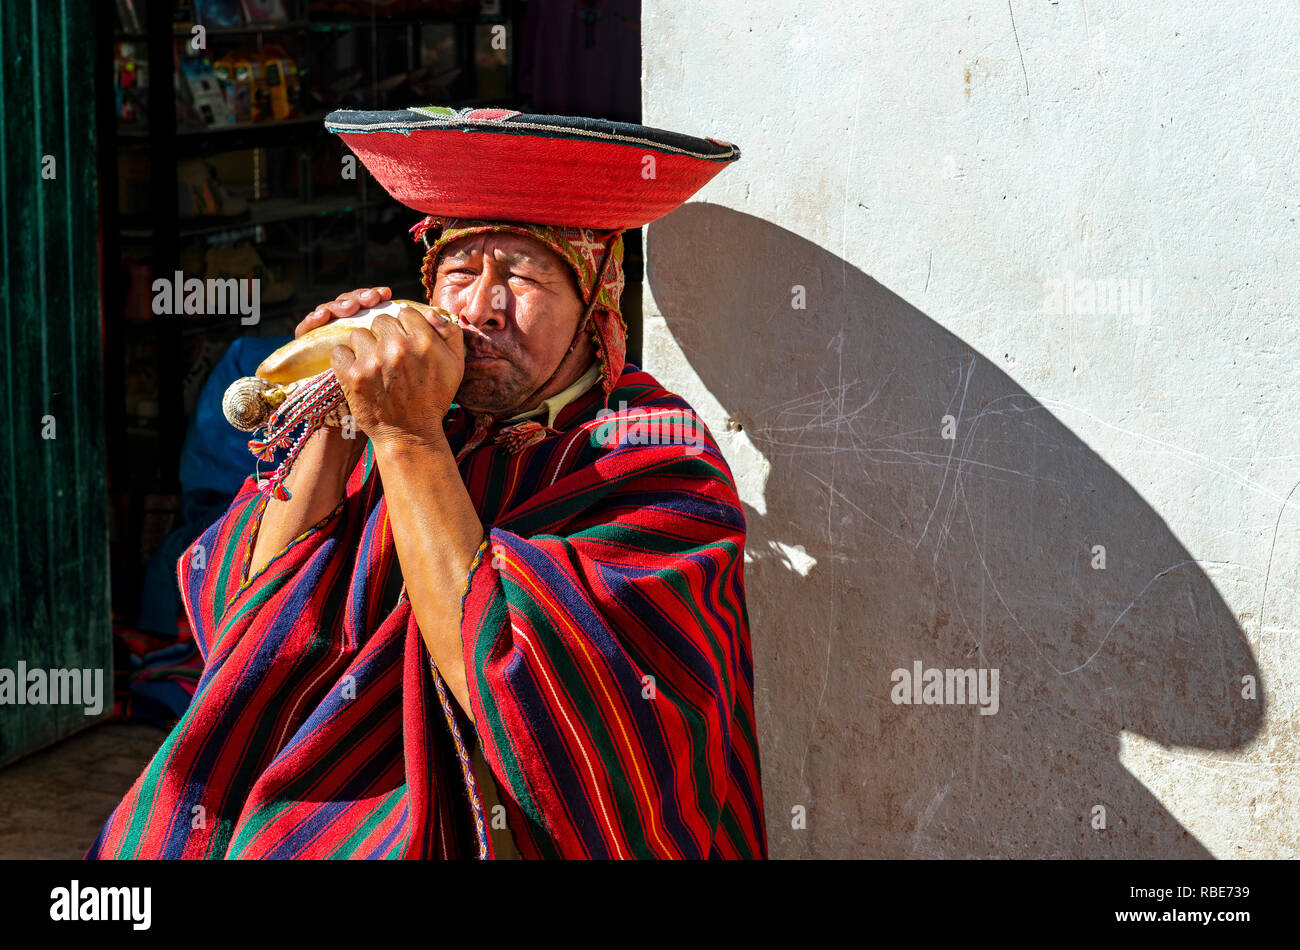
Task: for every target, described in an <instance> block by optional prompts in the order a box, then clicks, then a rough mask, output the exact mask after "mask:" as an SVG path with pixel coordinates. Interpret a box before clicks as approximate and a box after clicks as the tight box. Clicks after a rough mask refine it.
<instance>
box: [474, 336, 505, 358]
mask: <svg viewBox="0 0 1300 950" xmlns="http://www.w3.org/2000/svg"><path fill="white" fill-rule="evenodd" d="M476 332H480V331H476ZM486 358H492V359H509V358H510V353H509V352H508V351H506V350H502V349H500V348H499V347H496V346H494V345H491V344H489V343H485V342H484V341H483V339H482V337H481V335H480V336H479V337H474V336H470V335H468V334H467V335H466V336H465V359H467V360H471V359H486Z"/></svg>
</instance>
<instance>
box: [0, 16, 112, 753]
mask: <svg viewBox="0 0 1300 950" xmlns="http://www.w3.org/2000/svg"><path fill="white" fill-rule="evenodd" d="M94 2H96V0H6V2H5V5H4V15H3V16H2V17H0V51H3V58H0V129H2V130H3V146H0V210H2V211H3V222H4V223H3V232H0V257H2V262H0V293H2V294H3V297H2V298H0V299H2V300H3V303H4V313H3V316H0V320H2V321H3V328H4V329H3V333H4V335H3V337H2V338H0V344H3V346H4V352H3V353H2V354H0V397H3V400H4V407H5V412H4V414H3V417H0V523H2V524H3V525H4V528H3V531H2V532H0V763H4V762H7V761H10V760H12V759H14V758H16V757H17V756H19V755H22V754H24V753H27V752H30V751H32V750H33V749H37V748H40V747H41V746H44V745H48V744H49V743H51V742H54V741H56V740H58V739H61V738H63V737H64V736H67V735H69V734H70V733H72V732H75V731H77V730H79V729H82V728H84V727H85V726H87V725H89V724H91V723H93V722H96V721H98V720H99V719H102V718H106V717H107V716H109V715H110V714H111V713H112V710H113V676H112V672H113V670H112V653H113V650H112V628H111V620H110V607H109V561H108V502H107V486H106V483H105V479H106V475H105V472H106V462H105V443H104V412H103V395H104V394H103V385H102V366H101V362H102V337H103V333H102V321H101V312H102V311H101V306H100V265H99V258H100V254H99V233H100V232H99V226H98V203H97V190H96V157H95V95H94V92H95V78H96V77H95V76H94V70H93V68H92V66H93V64H94V63H95V61H96V59H95V48H94V47H95V36H94V25H95V23H96V22H97V20H98V19H99V18H97V17H96V16H95V15H94V12H95V11H94V9H93V5H94ZM106 187H112V184H111V183H108V184H107V185H106ZM20 664H21V665H22V667H25V671H26V674H27V681H26V682H25V683H18V682H15V680H16V675H17V673H18V672H19V670H20ZM51 670H56V671H68V672H67V673H65V674H64V675H62V676H59V675H56V676H54V677H50V676H49V675H48V671H51ZM6 671H7V672H8V685H9V691H8V692H7V693H6ZM72 671H75V672H76V674H77V676H76V678H77V679H79V680H80V681H81V682H80V684H79V686H86V685H89V686H90V687H91V689H92V690H93V688H94V680H95V677H96V674H98V678H99V683H100V686H99V694H100V695H99V702H100V704H101V708H100V710H99V712H98V713H95V714H88V713H87V705H88V703H87V700H88V699H89V697H86V696H78V697H74V696H73V692H74V691H73V689H72V679H73V678H72V676H71V675H70V674H71V672H72ZM42 679H44V680H46V682H45V688H44V690H43V693H44V695H43V696H42V695H41V693H40V692H38V691H37V687H38V685H39V681H40V680H42ZM19 691H21V692H22V695H21V697H19V696H18V695H17V694H18V692H19ZM76 692H78V693H79V692H80V688H78V689H77V690H76ZM20 698H21V699H23V700H35V699H40V700H43V701H42V702H40V703H35V704H33V703H30V702H23V703H21V704H20V703H19V699H20ZM74 698H75V699H76V700H77V701H76V702H72V701H71V700H73V699H74ZM61 700H65V701H66V702H60V701H61Z"/></svg>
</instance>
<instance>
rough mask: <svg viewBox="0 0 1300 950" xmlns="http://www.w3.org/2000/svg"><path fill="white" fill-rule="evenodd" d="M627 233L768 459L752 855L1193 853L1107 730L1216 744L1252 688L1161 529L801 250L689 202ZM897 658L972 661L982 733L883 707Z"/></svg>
mask: <svg viewBox="0 0 1300 950" xmlns="http://www.w3.org/2000/svg"><path fill="white" fill-rule="evenodd" d="M648 241H649V253H648V255H647V259H648V264H649V271H648V279H649V281H650V287H651V289H652V291H653V293H654V298H655V301H656V303H657V304H658V309H659V310H660V312H662V314H663V316H664V318H665V320H666V322H667V326H668V329H669V331H670V332H671V334H672V336H673V337H674V339H675V340H676V342H677V344H678V345H679V346H680V347H681V349H682V351H683V353H684V354H685V357H686V359H687V360H688V361H689V363H690V365H691V367H692V368H693V370H694V371H695V373H697V374H698V376H699V377H700V380H701V381H702V382H703V384H704V386H705V388H707V389H708V390H709V391H710V392H711V393H712V394H713V395H714V396H715V397H716V398H717V399H718V400H719V402H721V403H722V405H723V407H724V408H725V410H726V412H727V413H728V415H729V417H730V418H731V419H733V420H735V421H736V422H737V423H739V424H740V425H741V426H742V427H743V431H744V433H745V434H746V435H747V436H748V438H749V440H750V441H751V442H752V443H753V445H754V447H755V448H756V449H757V450H758V452H759V453H761V454H762V456H763V457H764V458H765V459H766V460H767V462H768V463H769V464H770V466H771V469H770V472H769V474H768V477H767V481H766V490H765V492H764V508H765V512H760V511H758V510H756V509H755V508H753V507H750V506H749V505H746V515H747V517H748V519H749V538H748V558H749V559H750V560H749V563H748V564H747V565H746V591H747V596H748V603H749V609H750V618H751V622H752V625H753V626H752V630H753V641H754V655H755V673H754V675H755V685H756V693H757V696H756V698H757V707H758V710H757V714H758V725H759V741H760V745H761V751H762V768H763V787H764V800H765V804H766V809H767V817H768V841H769V845H770V848H771V852H772V855H773V856H774V857H814V856H815V857H948V858H962V857H992V856H1000V857H1016V858H1031V857H1089V858H1091V857H1116V858H1119V857H1124V858H1146V857H1184V858H1206V857H1210V854H1209V852H1208V851H1206V849H1205V848H1204V847H1203V846H1202V845H1201V844H1200V842H1198V841H1197V840H1196V839H1195V838H1194V837H1192V835H1191V834H1190V833H1189V832H1188V831H1187V830H1186V829H1184V828H1183V827H1182V826H1181V825H1180V824H1179V823H1178V822H1177V821H1176V820H1175V819H1174V818H1173V816H1172V815H1170V814H1169V812H1168V811H1167V810H1166V809H1165V808H1164V807H1163V806H1162V805H1161V804H1160V802H1159V801H1158V800H1157V799H1156V798H1155V797H1154V796H1153V795H1152V794H1151V793H1150V792H1148V791H1147V789H1146V788H1145V787H1144V786H1143V785H1142V784H1141V783H1140V782H1139V781H1138V780H1137V779H1136V778H1134V777H1133V776H1132V775H1131V774H1130V773H1129V772H1128V771H1127V770H1126V769H1124V768H1123V766H1122V765H1121V764H1120V761H1119V749H1120V731H1121V730H1129V731H1130V732H1134V733H1138V734H1140V735H1142V736H1145V737H1148V738H1150V739H1153V740H1155V741H1156V742H1159V743H1161V744H1162V745H1166V746H1192V747H1196V748H1201V749H1227V748H1232V747H1235V746H1238V745H1241V744H1243V743H1245V742H1246V741H1248V740H1249V739H1250V738H1251V737H1252V736H1253V735H1254V734H1255V733H1256V731H1257V730H1258V729H1259V727H1260V724H1261V722H1262V719H1263V714H1264V711H1263V699H1262V697H1263V684H1262V683H1259V675H1260V674H1259V669H1258V667H1257V665H1256V663H1255V660H1254V657H1253V656H1252V655H1251V652H1250V649H1249V647H1248V645H1247V643H1246V641H1245V639H1244V637H1243V634H1242V631H1241V630H1240V629H1239V627H1238V626H1237V624H1236V622H1235V621H1234V619H1233V617H1232V615H1231V612H1230V611H1229V609H1228V608H1227V606H1226V605H1225V604H1224V603H1223V601H1222V599H1221V598H1220V596H1219V594H1218V592H1217V591H1216V590H1215V588H1214V585H1213V584H1212V583H1211V581H1210V579H1209V578H1208V577H1206V576H1205V574H1204V573H1203V572H1202V571H1201V570H1200V568H1199V567H1198V566H1197V564H1196V563H1195V562H1194V561H1193V559H1192V555H1191V554H1189V553H1188V552H1187V551H1186V550H1185V549H1184V548H1183V547H1182V546H1181V545H1180V544H1179V543H1178V541H1177V540H1176V539H1175V538H1174V536H1173V534H1172V533H1171V532H1170V530H1169V529H1168V527H1167V526H1166V525H1165V523H1164V521H1163V520H1162V519H1161V517H1160V516H1159V514H1157V513H1156V512H1155V511H1153V510H1152V509H1151V508H1150V507H1149V506H1148V505H1147V504H1146V503H1145V502H1144V501H1143V500H1142V498H1141V497H1139V495H1138V493H1137V492H1136V491H1134V489H1133V488H1132V487H1131V486H1130V485H1129V484H1128V483H1127V482H1125V481H1124V480H1123V479H1122V478H1121V477H1120V476H1119V475H1118V474H1117V473H1116V472H1114V471H1112V470H1111V469H1110V468H1109V467H1108V466H1107V465H1106V463H1105V462H1104V461H1103V460H1102V459H1101V458H1099V457H1098V456H1097V454H1096V453H1095V452H1093V451H1092V450H1091V449H1089V448H1088V446H1087V445H1085V444H1084V443H1083V442H1082V441H1080V439H1079V438H1078V437H1077V436H1075V435H1074V434H1073V433H1072V432H1070V431H1069V430H1068V429H1067V428H1066V427H1065V426H1064V425H1062V424H1061V423H1060V422H1059V421H1058V420H1057V419H1056V418H1054V417H1053V416H1052V414H1051V413H1050V412H1048V411H1047V410H1046V409H1045V408H1044V407H1043V406H1042V405H1040V404H1039V403H1038V402H1036V401H1035V400H1034V399H1033V398H1032V397H1030V396H1029V395H1028V394H1026V393H1025V392H1024V391H1023V390H1022V389H1021V388H1020V387H1019V386H1017V385H1016V383H1015V382H1014V381H1013V380H1012V379H1011V378H1010V377H1008V376H1007V375H1006V374H1005V373H1003V372H1002V371H1001V370H999V369H998V368H997V367H996V366H995V365H993V364H992V363H990V362H989V361H988V360H987V359H985V358H984V357H983V356H981V355H979V354H978V353H976V352H974V351H973V350H972V349H971V348H970V347H969V346H967V345H966V344H964V343H963V342H962V341H961V340H960V339H958V338H957V337H955V336H953V335H952V334H951V333H949V332H947V331H946V330H944V328H943V327H941V326H940V325H939V324H938V323H936V322H935V321H934V320H932V319H931V318H930V317H928V316H926V315H925V314H924V313H922V312H921V311H919V310H917V309H916V308H915V307H913V306H911V305H910V304H909V303H908V302H907V301H905V300H903V299H902V298H900V297H898V296H897V295H895V294H893V293H891V292H890V291H889V290H886V289H885V288H884V287H883V286H881V285H880V284H878V283H877V282H876V281H874V280H872V279H871V278H870V277H868V276H867V275H866V274H863V273H862V272H860V271H858V270H855V269H854V268H853V267H852V266H851V265H849V264H847V263H846V262H845V261H844V260H842V259H841V258H839V257H836V256H835V255H834V254H831V253H828V252H827V251H826V250H824V249H822V248H821V247H819V246H817V245H815V244H812V243H810V242H808V241H806V240H804V239H803V238H800V237H798V236H797V235H794V234H792V233H790V232H788V231H785V230H783V229H781V228H779V227H776V226H775V225H772V224H770V223H768V222H766V221H763V220H761V219H759V218H754V217H750V216H749V215H745V214H740V213H738V212H735V211H732V210H729V209H726V208H721V207H718V206H715V205H709V204H691V205H687V206H685V207H683V208H681V209H679V210H678V211H676V212H674V213H673V214H671V215H669V216H668V217H667V218H664V219H662V220H661V221H659V222H657V223H655V224H653V225H651V226H650V229H649V237H648ZM706 254H707V260H708V266H707V268H705V267H701V261H702V260H703V259H704V257H705V255H706ZM796 284H798V285H803V286H804V287H805V288H806V292H807V309H806V310H802V311H801V310H793V309H792V307H791V302H792V290H791V288H792V287H793V286H794V285H796ZM667 384H668V385H670V387H671V385H672V384H671V383H670V382H669V383H667ZM945 415H951V416H952V417H953V424H952V425H951V427H950V428H951V429H952V430H953V435H954V436H955V437H954V438H951V439H944V438H943V435H942V429H943V421H942V419H943V417H944V416H945ZM719 435H722V433H719ZM1094 545H1103V546H1104V548H1105V568H1104V569H1098V568H1095V567H1094V566H1093V564H1094V558H1095V555H1094V551H1093V548H1094ZM800 548H802V552H801V551H800V550H799V549H800ZM805 554H806V556H805ZM810 559H811V560H810ZM814 562H815V563H814ZM918 662H919V663H920V664H921V665H922V666H923V667H926V668H929V667H935V668H954V669H961V668H971V667H987V668H990V669H992V668H996V669H997V670H998V671H999V674H998V686H999V708H998V711H997V713H996V714H993V715H981V714H980V712H979V709H978V707H977V706H974V705H967V706H947V705H902V704H896V703H894V702H893V701H892V700H891V691H892V690H893V687H894V682H895V681H894V680H893V679H891V674H892V672H893V671H894V670H896V669H906V670H908V671H909V672H910V671H912V670H913V669H914V664H916V663H918ZM1246 675H1250V676H1254V677H1255V679H1256V683H1257V695H1259V696H1260V697H1261V698H1260V699H1259V700H1258V701H1248V700H1245V699H1243V698H1242V697H1241V683H1242V677H1243V676H1246ZM989 684H990V685H991V680H990V681H989ZM918 686H919V684H918ZM797 805H802V806H804V807H805V809H806V815H807V827H806V828H805V829H802V830H795V829H794V828H793V827H792V824H793V819H792V809H793V808H794V807H795V806H797ZM1098 805H1100V806H1102V807H1103V808H1104V809H1105V812H1104V818H1105V827H1104V828H1094V827H1093V825H1094V822H1095V818H1096V817H1097V816H1098V815H1099V814H1100V813H1099V812H1097V811H1096V810H1095V809H1096V806H1098Z"/></svg>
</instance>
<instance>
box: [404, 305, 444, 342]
mask: <svg viewBox="0 0 1300 950" xmlns="http://www.w3.org/2000/svg"><path fill="white" fill-rule="evenodd" d="M397 320H398V322H399V323H401V325H402V328H403V329H404V330H405V331H406V334H407V336H411V337H415V338H416V339H417V340H430V339H432V338H433V336H434V332H433V323H432V322H431V321H437V322H438V323H446V322H447V321H446V320H444V319H443V318H441V317H439V316H438V315H437V314H436V313H435V314H434V316H432V317H425V315H424V314H423V313H421V312H420V311H419V310H416V309H415V308H414V307H403V308H402V309H401V310H399V311H397Z"/></svg>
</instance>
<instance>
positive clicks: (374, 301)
mask: <svg viewBox="0 0 1300 950" xmlns="http://www.w3.org/2000/svg"><path fill="white" fill-rule="evenodd" d="M392 298H393V291H392V288H391V287H368V288H363V289H360V290H349V291H348V292H347V293H343V294H339V295H338V296H337V297H335V298H334V299H333V300H331V301H330V302H329V303H323V304H321V305H320V306H319V307H317V308H316V309H315V310H313V311H312V312H311V313H309V314H307V316H305V317H303V318H302V320H301V321H300V322H299V323H298V326H296V327H294V330H293V335H294V337H295V339H296V338H297V337H300V336H302V335H303V334H304V333H306V332H307V331H308V330H315V329H316V328H317V327H323V326H325V324H327V323H329V322H330V321H331V320H338V319H340V318H341V317H355V316H356V315H357V314H358V313H360V312H361V311H362V310H365V309H367V308H369V307H378V306H379V305H380V304H381V303H384V302H386V301H388V300H391V299H392Z"/></svg>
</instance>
